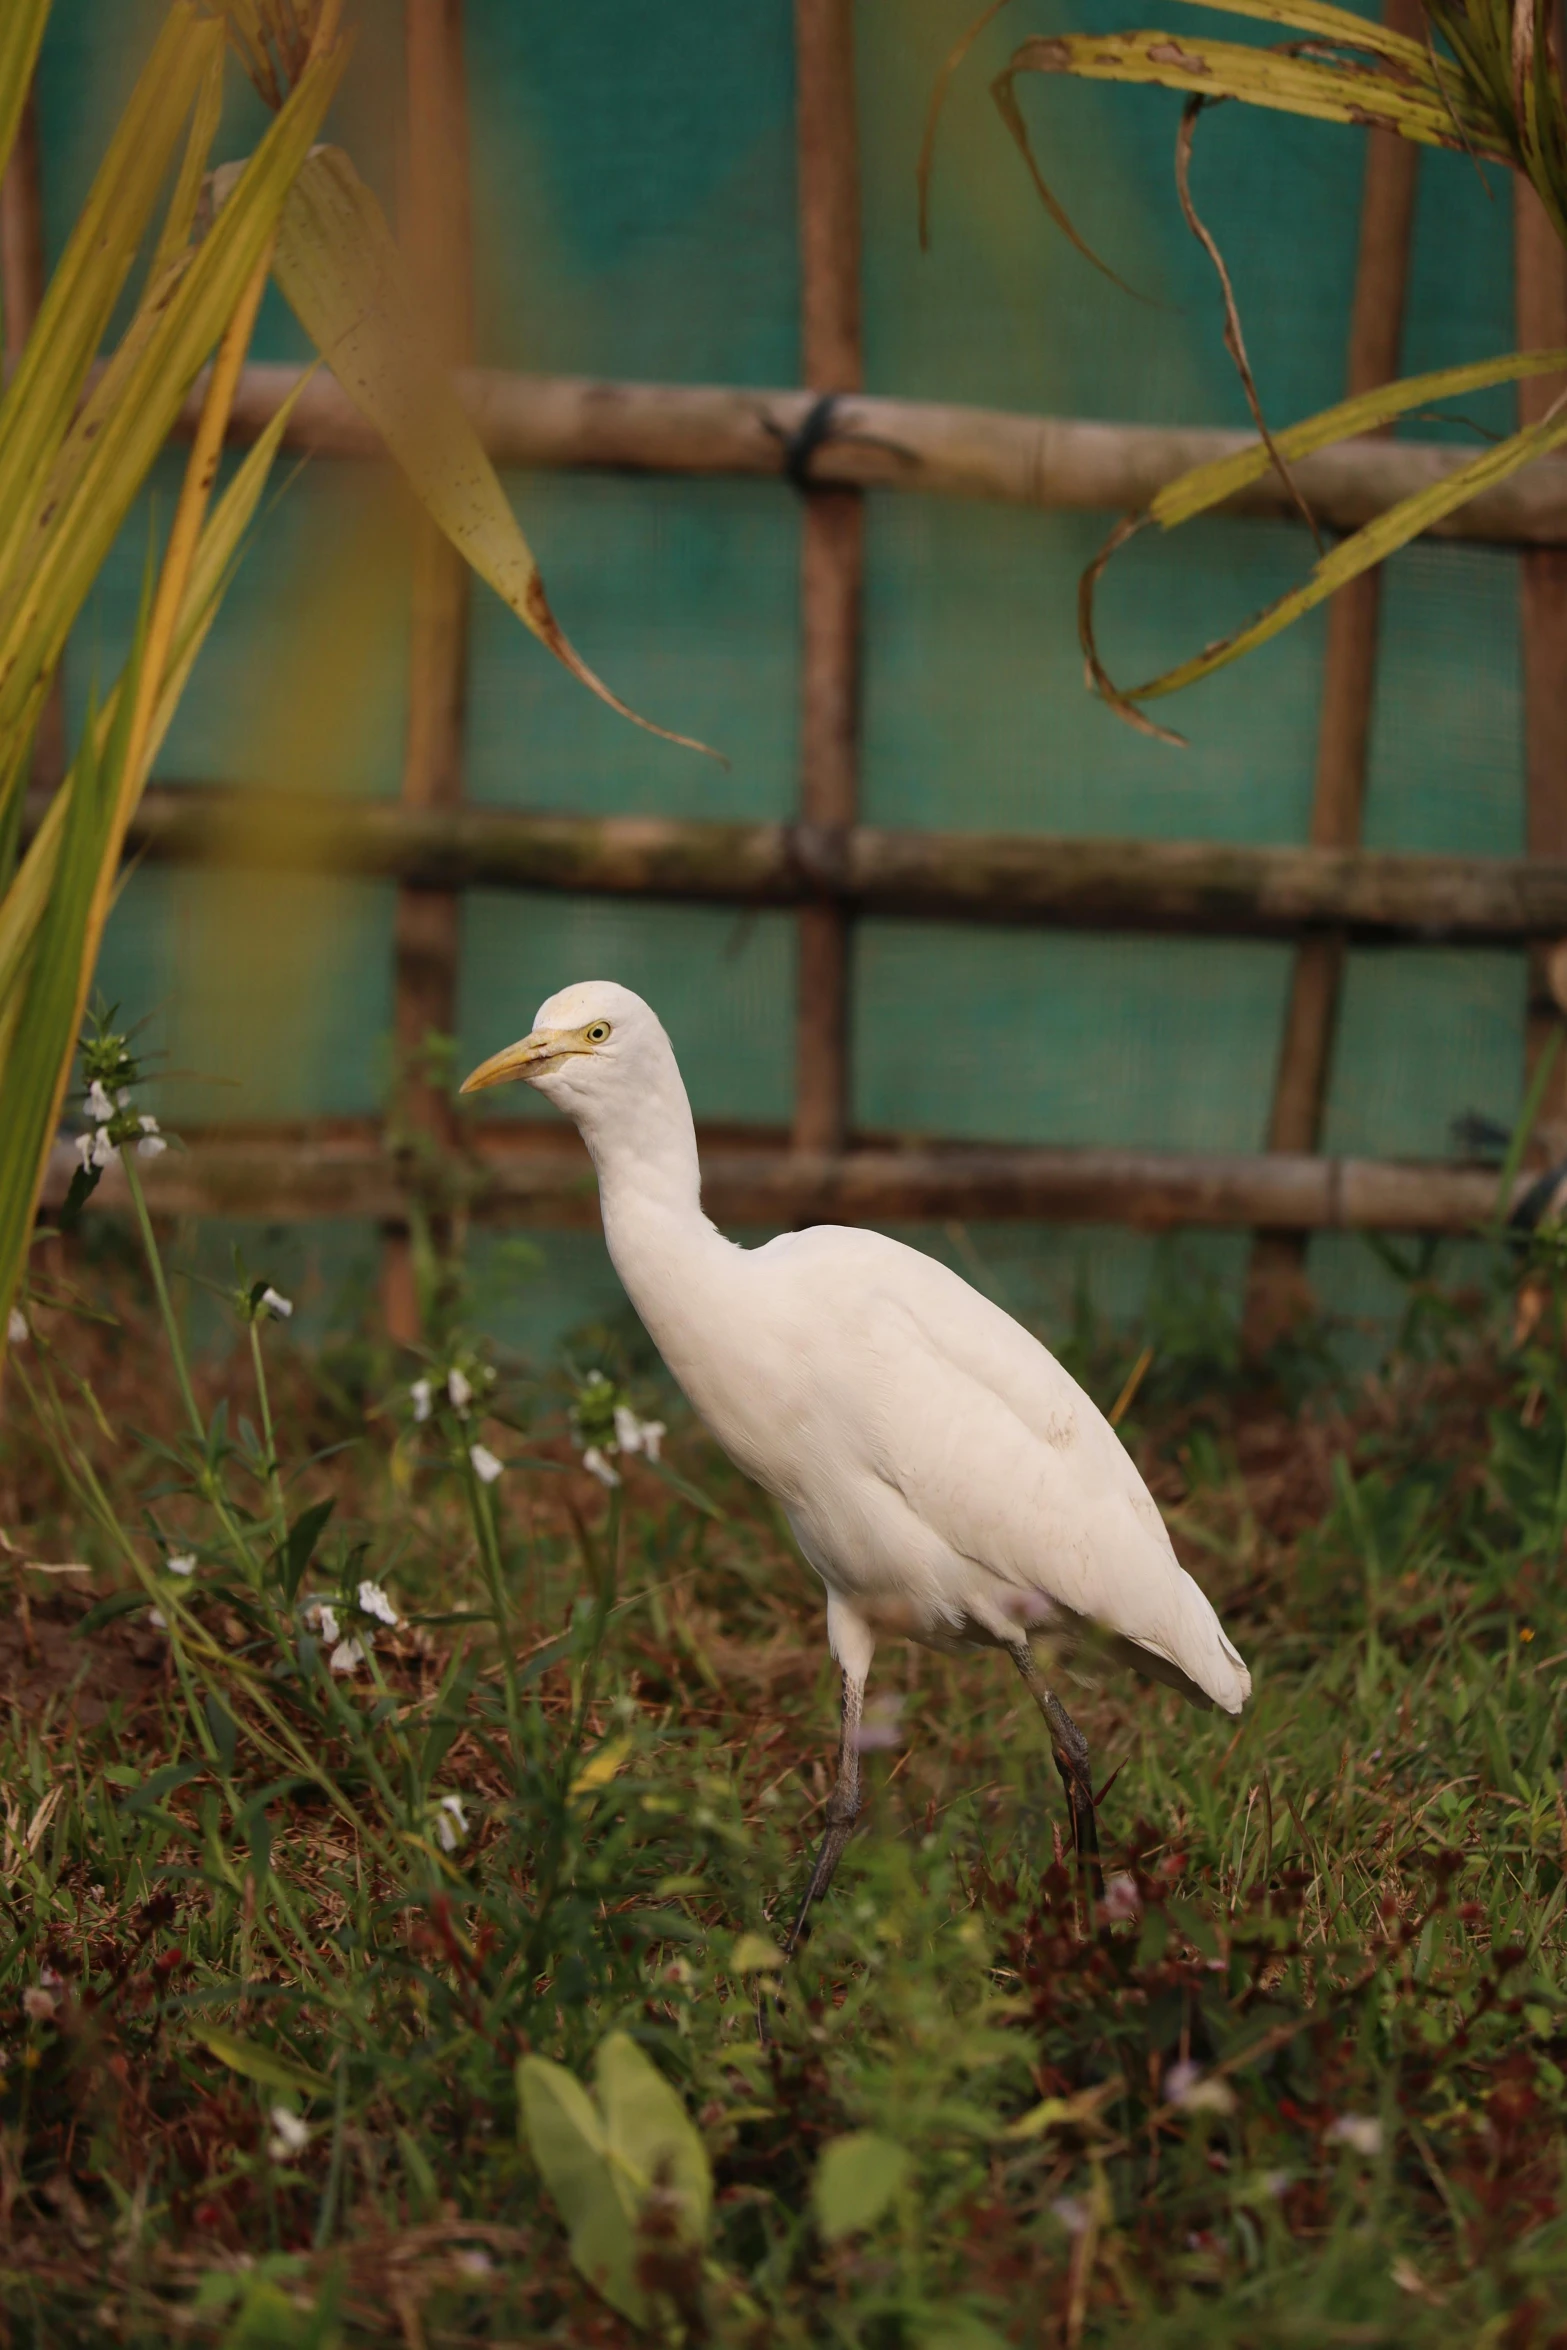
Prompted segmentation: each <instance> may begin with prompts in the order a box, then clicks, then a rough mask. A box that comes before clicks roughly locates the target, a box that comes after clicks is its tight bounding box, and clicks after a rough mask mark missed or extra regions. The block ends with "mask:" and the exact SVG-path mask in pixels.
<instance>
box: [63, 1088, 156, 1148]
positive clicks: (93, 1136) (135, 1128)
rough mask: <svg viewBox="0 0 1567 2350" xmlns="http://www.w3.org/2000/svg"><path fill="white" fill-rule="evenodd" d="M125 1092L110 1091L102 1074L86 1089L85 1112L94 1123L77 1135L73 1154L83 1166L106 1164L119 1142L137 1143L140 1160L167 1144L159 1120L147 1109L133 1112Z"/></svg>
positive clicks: (129, 1099)
mask: <svg viewBox="0 0 1567 2350" xmlns="http://www.w3.org/2000/svg"><path fill="white" fill-rule="evenodd" d="M130 1103H131V1097H130V1095H129V1094H128V1093H118V1094H111V1093H110V1091H109V1089H108V1087H107V1086H106V1085H105V1084H104V1082H103V1079H102V1078H101V1077H95V1078H94V1079H93V1081H92V1083H91V1085H89V1087H88V1088H87V1115H88V1117H89V1118H91V1119H92V1121H93V1124H92V1126H91V1128H90V1129H89V1130H88V1132H87V1133H85V1134H79V1135H78V1136H77V1137H76V1154H77V1157H78V1158H79V1159H80V1160H81V1162H82V1165H83V1166H84V1167H107V1166H108V1165H109V1163H110V1161H111V1160H112V1159H113V1157H114V1154H115V1152H116V1150H117V1149H118V1148H119V1146H120V1144H121V1143H122V1142H130V1141H132V1140H134V1141H135V1143H136V1156H137V1157H138V1158H139V1159H155V1158H156V1157H157V1156H158V1154H159V1152H160V1151H166V1150H167V1149H168V1147H169V1146H168V1144H167V1143H166V1142H165V1141H164V1139H163V1136H162V1134H161V1132H160V1131H159V1127H158V1121H157V1119H156V1118H154V1117H151V1116H149V1115H148V1114H147V1112H146V1111H142V1112H140V1113H137V1112H134V1111H133V1110H132V1109H131V1106H130Z"/></svg>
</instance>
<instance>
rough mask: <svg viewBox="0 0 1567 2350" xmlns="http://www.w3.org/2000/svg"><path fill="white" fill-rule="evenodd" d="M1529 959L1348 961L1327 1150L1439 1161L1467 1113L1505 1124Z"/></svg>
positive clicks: (1357, 956) (1518, 1085)
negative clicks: (1453, 1129)
mask: <svg viewBox="0 0 1567 2350" xmlns="http://www.w3.org/2000/svg"><path fill="white" fill-rule="evenodd" d="M1525 1001H1526V970H1525V964H1524V958H1523V957H1522V956H1521V955H1515V954H1507V953H1485V952H1474V953H1469V954H1458V953H1455V952H1453V951H1452V950H1450V949H1444V948H1440V947H1382V948H1364V949H1361V950H1360V951H1358V952H1353V953H1351V955H1350V956H1349V958H1348V963H1347V967H1346V970H1345V976H1344V992H1343V997H1342V1000H1341V1002H1340V1005H1339V1026H1338V1037H1339V1043H1338V1052H1337V1055H1336V1058H1335V1062H1334V1068H1333V1079H1332V1083H1331V1085H1330V1087H1329V1091H1328V1102H1327V1114H1326V1118H1325V1121H1324V1132H1323V1148H1324V1150H1330V1151H1344V1152H1350V1153H1360V1154H1363V1155H1365V1156H1367V1157H1371V1158H1398V1157H1411V1158H1432V1159H1440V1158H1445V1157H1447V1156H1448V1155H1449V1153H1450V1152H1451V1150H1452V1136H1451V1132H1450V1129H1451V1126H1452V1121H1453V1120H1454V1119H1455V1118H1459V1117H1462V1116H1463V1114H1464V1113H1465V1111H1467V1110H1480V1111H1483V1112H1484V1113H1485V1115H1486V1116H1487V1117H1490V1118H1494V1119H1496V1120H1498V1121H1499V1122H1500V1123H1501V1124H1502V1125H1504V1126H1509V1125H1511V1123H1512V1120H1513V1118H1514V1117H1515V1116H1516V1114H1517V1109H1518V1103H1519V1097H1520V1093H1521V1089H1522V1083H1523V1034H1524V1007H1525Z"/></svg>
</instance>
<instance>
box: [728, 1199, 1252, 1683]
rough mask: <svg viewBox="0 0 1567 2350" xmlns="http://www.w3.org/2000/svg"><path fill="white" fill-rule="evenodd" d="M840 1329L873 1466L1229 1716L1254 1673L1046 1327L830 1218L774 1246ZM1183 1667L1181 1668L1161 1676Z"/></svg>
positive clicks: (991, 1557) (854, 1418)
mask: <svg viewBox="0 0 1567 2350" xmlns="http://www.w3.org/2000/svg"><path fill="white" fill-rule="evenodd" d="M774 1250H776V1251H777V1252H778V1254H779V1256H780V1257H783V1256H784V1254H785V1252H787V1263H788V1269H789V1275H790V1279H791V1283H792V1284H803V1285H804V1286H806V1287H808V1288H809V1289H811V1290H813V1291H818V1292H819V1294H820V1297H821V1302H822V1308H823V1311H824V1312H830V1315H831V1319H832V1322H833V1324H834V1325H835V1326H836V1328H837V1329H838V1330H839V1331H840V1332H841V1333H842V1343H841V1345H840V1347H839V1348H838V1350H837V1360H836V1364H835V1369H834V1374H833V1380H832V1384H833V1386H834V1387H835V1388H837V1389H839V1390H840V1391H841V1397H842V1408H841V1416H840V1422H839V1424H840V1425H841V1426H844V1427H852V1428H854V1429H856V1430H858V1431H859V1432H860V1436H859V1441H860V1443H861V1444H862V1445H863V1446H864V1448H865V1455H866V1457H865V1459H864V1462H863V1465H864V1467H866V1468H867V1469H869V1470H870V1471H872V1472H873V1473H874V1474H875V1475H876V1476H878V1477H879V1478H881V1479H882V1480H884V1481H885V1482H886V1483H887V1484H889V1485H891V1486H893V1487H895V1488H896V1490H897V1491H898V1492H899V1493H900V1494H901V1495H902V1496H903V1498H904V1500H905V1501H906V1502H907V1504H908V1506H909V1507H910V1509H912V1510H913V1511H914V1513H915V1514H916V1516H917V1517H918V1518H919V1519H920V1520H921V1521H922V1523H923V1524H925V1525H926V1526H928V1527H930V1528H931V1530H932V1531H933V1532H934V1533H936V1534H938V1535H939V1536H940V1538H941V1539H942V1540H943V1541H944V1542H945V1543H947V1544H948V1545H949V1546H950V1547H951V1549H952V1550H954V1551H956V1552H957V1553H958V1554H959V1555H960V1556H962V1557H964V1558H967V1559H971V1560H974V1561H975V1562H977V1563H978V1564H980V1565H982V1566H984V1567H985V1568H987V1569H988V1570H989V1572H990V1573H991V1574H992V1575H994V1576H996V1577H997V1578H999V1579H1000V1580H1001V1581H1002V1582H1003V1583H1005V1584H1007V1585H1009V1586H1011V1587H1012V1588H1013V1589H1015V1590H1016V1591H1017V1592H1018V1594H1019V1596H1020V1599H1024V1600H1026V1597H1027V1595H1028V1594H1030V1593H1037V1594H1039V1595H1041V1596H1042V1597H1044V1598H1046V1599H1048V1600H1050V1601H1053V1602H1054V1603H1056V1604H1057V1605H1058V1606H1061V1607H1064V1608H1065V1609H1067V1610H1069V1611H1071V1613H1072V1614H1074V1615H1077V1616H1081V1617H1087V1618H1089V1619H1091V1620H1092V1621H1093V1622H1095V1623H1096V1624H1098V1625H1100V1626H1101V1627H1103V1628H1104V1630H1106V1631H1107V1632H1109V1633H1111V1634H1113V1635H1116V1636H1118V1637H1119V1638H1120V1639H1122V1640H1125V1641H1129V1642H1131V1643H1132V1644H1133V1645H1134V1646H1135V1647H1136V1648H1138V1649H1141V1650H1142V1651H1144V1652H1145V1653H1146V1655H1147V1657H1148V1659H1149V1662H1150V1666H1151V1668H1152V1669H1154V1670H1157V1669H1158V1665H1159V1663H1160V1662H1161V1661H1162V1662H1163V1663H1164V1664H1165V1665H1167V1666H1169V1667H1171V1668H1173V1677H1177V1678H1179V1679H1181V1680H1184V1681H1189V1682H1191V1683H1193V1684H1195V1686H1196V1688H1197V1689H1199V1690H1201V1691H1202V1692H1204V1693H1205V1694H1206V1695H1207V1696H1208V1697H1210V1698H1211V1699H1213V1701H1214V1702H1215V1703H1216V1704H1218V1705H1221V1706H1223V1707H1224V1708H1225V1709H1226V1710H1227V1711H1229V1712H1237V1711H1238V1710H1239V1708H1240V1707H1241V1705H1242V1704H1243V1703H1244V1702H1245V1699H1246V1697H1247V1696H1248V1695H1249V1693H1250V1688H1251V1679H1250V1675H1249V1674H1248V1673H1247V1671H1246V1668H1245V1665H1244V1664H1243V1663H1242V1661H1241V1659H1240V1657H1239V1655H1238V1654H1237V1653H1236V1650H1235V1649H1234V1647H1233V1646H1232V1645H1231V1643H1230V1641H1229V1640H1228V1639H1227V1638H1226V1636H1225V1633H1224V1631H1223V1628H1222V1626H1221V1625H1220V1623H1219V1619H1218V1617H1217V1616H1216V1615H1215V1613H1214V1611H1213V1608H1212V1607H1211V1605H1210V1604H1209V1602H1208V1600H1207V1599H1206V1598H1205V1597H1204V1595H1203V1593H1202V1591H1201V1590H1200V1589H1199V1588H1198V1586H1197V1584H1196V1583H1195V1582H1194V1581H1193V1580H1192V1578H1191V1576H1190V1575H1189V1574H1187V1572H1186V1570H1185V1569H1184V1568H1183V1567H1182V1565H1181V1563H1180V1561H1179V1560H1178V1559H1177V1557H1176V1555H1175V1551H1174V1547H1173V1545H1172V1544H1171V1541H1170V1536H1169V1532H1168V1530H1167V1528H1166V1526H1165V1523H1164V1520H1163V1518H1162V1517H1161V1516H1160V1514H1159V1510H1158V1506H1157V1504H1156V1503H1155V1501H1154V1499H1153V1496H1152V1495H1151V1494H1150V1493H1149V1491H1148V1489H1147V1487H1146V1486H1145V1485H1144V1483H1143V1481H1142V1479H1141V1477H1140V1476H1139V1475H1138V1473H1137V1470H1136V1468H1135V1466H1134V1464H1133V1462H1132V1460H1131V1457H1130V1455H1129V1454H1128V1453H1127V1451H1126V1448H1125V1446H1124V1445H1123V1444H1122V1443H1121V1440H1120V1438H1119V1437H1118V1436H1117V1435H1116V1433H1115V1430H1114V1429H1113V1428H1112V1427H1111V1426H1110V1424H1109V1422H1108V1421H1107V1420H1106V1419H1105V1417H1104V1415H1103V1414H1102V1413H1101V1412H1100V1411H1099V1409H1098V1408H1097V1406H1096V1405H1095V1404H1094V1402H1093V1400H1092V1398H1091V1397H1089V1396H1088V1395H1086V1394H1085V1393H1084V1392H1083V1390H1082V1388H1081V1387H1079V1386H1078V1384H1077V1382H1076V1380H1075V1379H1073V1378H1072V1377H1071V1375H1070V1373H1069V1372H1067V1371H1065V1370H1064V1369H1063V1368H1062V1366H1061V1365H1060V1364H1059V1363H1058V1362H1057V1361H1056V1359H1055V1357H1054V1356H1053V1355H1051V1354H1050V1353H1049V1352H1048V1351H1047V1350H1046V1349H1045V1348H1044V1347H1043V1346H1041V1345H1040V1344H1039V1342H1038V1340H1037V1339H1035V1338H1033V1337H1031V1336H1030V1334H1029V1332H1028V1331H1026V1330H1025V1329H1023V1327H1022V1326H1021V1324H1020V1323H1017V1322H1015V1321H1013V1320H1012V1318H1011V1316H1010V1315H1008V1314H1006V1313H1003V1312H1002V1310H1001V1308H1000V1307H999V1306H996V1305H994V1304H992V1303H991V1301H990V1300H989V1299H988V1298H985V1297H982V1296H981V1295H980V1293H979V1292H978V1291H977V1290H975V1289H972V1288H970V1286H969V1285H968V1283H967V1282H965V1281H962V1280H960V1279H959V1277H958V1276H957V1275H956V1274H955V1273H953V1272H951V1271H949V1269H948V1268H947V1267H946V1266H944V1265H940V1264H938V1263H937V1262H936V1261H935V1259H934V1258H931V1257H927V1256H924V1255H922V1254H920V1253H919V1252H918V1251H917V1250H914V1249H908V1248H904V1247H903V1246H902V1245H901V1244H900V1243H899V1242H896V1241H893V1240H889V1239H887V1238H885V1237H884V1236H883V1235H881V1234H878V1233H869V1232H857V1231H850V1230H848V1229H846V1228H843V1227H836V1226H820V1225H819V1226H817V1227H815V1228H814V1229H813V1230H811V1231H809V1232H804V1233H799V1234H791V1235H789V1236H788V1238H787V1240H786V1241H784V1242H775V1243H773V1244H772V1246H771V1249H769V1250H768V1251H764V1252H763V1253H764V1254H771V1253H772V1252H773V1251H774ZM1161 1677H1171V1676H1161Z"/></svg>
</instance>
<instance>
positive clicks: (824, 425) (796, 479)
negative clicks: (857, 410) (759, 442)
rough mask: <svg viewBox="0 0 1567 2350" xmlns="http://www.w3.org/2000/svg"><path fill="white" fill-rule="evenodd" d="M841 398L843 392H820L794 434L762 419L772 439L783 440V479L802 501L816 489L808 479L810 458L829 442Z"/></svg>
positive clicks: (770, 418) (814, 484) (815, 484)
mask: <svg viewBox="0 0 1567 2350" xmlns="http://www.w3.org/2000/svg"><path fill="white" fill-rule="evenodd" d="M842 398H843V394H842V392H823V393H822V395H821V397H820V398H819V399H816V400H813V401H812V402H811V405H810V406H809V408H807V410H806V411H805V414H804V415H803V416H802V417H801V419H800V421H799V423H798V424H797V425H796V426H795V428H794V430H793V432H785V430H784V428H783V426H782V425H781V424H778V423H776V422H775V421H774V419H773V418H772V417H770V416H769V417H766V418H764V420H763V421H764V422H765V424H766V426H767V429H768V431H769V432H770V433H772V434H773V436H774V437H775V439H777V440H780V441H782V443H783V453H784V461H783V473H784V479H785V481H787V482H789V483H791V484H792V485H793V487H794V488H795V489H797V490H798V491H799V493H800V495H801V497H802V498H804V497H808V496H809V495H810V493H811V491H812V490H813V489H815V488H817V487H818V486H819V485H818V484H817V483H815V482H813V481H812V479H811V459H812V458H813V457H814V456H815V454H816V452H817V450H818V449H820V448H822V447H824V446H825V445H826V443H827V442H828V441H830V440H831V439H832V437H833V412H834V410H835V409H836V408H837V405H838V402H839V401H840V400H841V399H842Z"/></svg>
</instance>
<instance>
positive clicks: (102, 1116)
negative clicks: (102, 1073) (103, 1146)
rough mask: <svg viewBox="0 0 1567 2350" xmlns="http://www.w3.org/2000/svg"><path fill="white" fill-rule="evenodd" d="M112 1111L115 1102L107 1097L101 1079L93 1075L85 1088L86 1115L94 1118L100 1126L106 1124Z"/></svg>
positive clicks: (113, 1110)
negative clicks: (89, 1083)
mask: <svg viewBox="0 0 1567 2350" xmlns="http://www.w3.org/2000/svg"><path fill="white" fill-rule="evenodd" d="M114 1112H115V1104H114V1103H113V1102H112V1101H111V1100H110V1099H109V1094H108V1090H107V1088H106V1087H105V1085H104V1082H103V1079H102V1078H101V1077H95V1078H94V1079H93V1081H92V1083H91V1085H89V1086H88V1088H87V1115H88V1117H89V1118H96V1119H97V1121H98V1123H99V1125H100V1126H107V1125H108V1123H109V1120H110V1119H111V1118H112V1117H113V1116H114Z"/></svg>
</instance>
